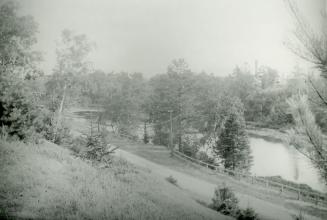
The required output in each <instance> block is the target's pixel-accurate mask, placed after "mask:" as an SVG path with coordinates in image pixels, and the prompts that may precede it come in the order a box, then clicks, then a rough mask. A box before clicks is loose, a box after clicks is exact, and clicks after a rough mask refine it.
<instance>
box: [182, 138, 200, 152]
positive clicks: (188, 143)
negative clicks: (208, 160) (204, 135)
mask: <svg viewBox="0 0 327 220" xmlns="http://www.w3.org/2000/svg"><path fill="white" fill-rule="evenodd" d="M199 145H200V143H199V141H198V139H197V138H196V137H195V136H192V135H185V136H184V137H183V140H182V146H181V149H180V151H181V152H182V153H184V154H185V155H187V156H189V157H195V155H196V153H197V152H198V150H199Z"/></svg>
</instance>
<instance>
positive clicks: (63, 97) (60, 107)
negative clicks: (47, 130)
mask: <svg viewBox="0 0 327 220" xmlns="http://www.w3.org/2000/svg"><path fill="white" fill-rule="evenodd" d="M66 88H67V84H66V83H65V85H64V93H63V95H62V99H61V102H60V106H59V109H58V115H57V120H56V123H55V128H54V134H53V139H52V142H55V140H56V136H57V130H58V126H59V123H61V116H62V111H63V108H64V103H65V99H66Z"/></svg>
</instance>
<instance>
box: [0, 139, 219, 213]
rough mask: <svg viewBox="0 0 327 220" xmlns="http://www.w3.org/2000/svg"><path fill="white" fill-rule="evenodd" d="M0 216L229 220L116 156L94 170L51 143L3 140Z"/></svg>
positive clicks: (0, 173)
mask: <svg viewBox="0 0 327 220" xmlns="http://www.w3.org/2000/svg"><path fill="white" fill-rule="evenodd" d="M0 176H1V179H0V215H2V216H0V217H1V218H3V217H8V216H9V217H10V216H11V217H15V218H32V219H34V218H38V219H40V218H41V219H62V218H66V219H225V217H224V216H221V215H219V214H216V213H215V212H214V211H212V210H209V209H206V208H205V207H202V206H201V205H199V204H197V203H196V202H195V201H193V200H192V199H191V198H190V197H188V196H187V195H185V194H184V193H183V192H182V191H180V189H178V188H176V187H174V186H172V185H170V184H169V183H167V182H166V181H165V180H162V179H158V178H157V177H154V176H152V175H151V173H148V172H146V171H144V170H141V169H138V168H136V167H133V166H132V165H130V164H129V163H127V162H126V161H124V160H122V159H121V158H117V157H114V161H113V163H112V164H111V165H110V167H109V168H106V169H100V168H96V167H93V166H91V164H90V163H86V162H85V161H83V160H81V159H80V158H77V157H74V156H72V155H71V154H70V151H69V150H67V149H64V148H61V147H59V146H57V145H54V144H51V143H49V142H44V143H43V144H39V145H34V144H33V145H32V144H30V145H26V144H23V143H21V142H12V143H8V142H6V141H4V140H0Z"/></svg>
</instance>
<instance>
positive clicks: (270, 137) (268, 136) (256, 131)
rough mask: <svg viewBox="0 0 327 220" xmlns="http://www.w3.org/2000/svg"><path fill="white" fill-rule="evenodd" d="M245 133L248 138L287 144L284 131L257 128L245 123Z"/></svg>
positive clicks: (286, 135) (286, 136)
mask: <svg viewBox="0 0 327 220" xmlns="http://www.w3.org/2000/svg"><path fill="white" fill-rule="evenodd" d="M246 131H247V133H248V135H249V136H252V137H256V138H262V139H265V140H266V141H271V142H277V143H287V141H288V134H287V132H286V129H279V130H277V129H271V128H262V127H257V126H255V125H253V124H250V123H247V125H246Z"/></svg>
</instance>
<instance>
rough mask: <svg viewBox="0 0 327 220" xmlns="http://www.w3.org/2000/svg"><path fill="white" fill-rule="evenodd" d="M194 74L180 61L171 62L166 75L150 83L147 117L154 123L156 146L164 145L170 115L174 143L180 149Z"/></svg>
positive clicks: (158, 76)
mask: <svg viewBox="0 0 327 220" xmlns="http://www.w3.org/2000/svg"><path fill="white" fill-rule="evenodd" d="M192 77H193V73H192V72H191V70H190V69H189V67H188V65H187V63H186V62H185V60H183V59H177V60H173V61H172V63H171V64H170V65H169V66H168V68H167V73H166V74H161V75H157V76H155V77H153V78H152V79H151V80H150V86H151V90H152V95H151V96H150V97H149V100H148V102H149V104H148V106H149V108H148V114H149V116H150V120H151V122H153V123H155V124H156V125H155V126H154V130H155V139H154V141H155V143H157V144H164V145H167V144H168V142H167V139H168V133H169V123H165V122H167V121H169V111H170V110H171V111H172V114H173V118H174V121H173V127H174V142H175V143H176V142H177V143H178V146H179V149H180V150H181V148H182V137H183V133H184V130H185V128H186V126H187V119H188V118H189V113H190V108H192V107H191V105H192V103H191V102H189V100H190V92H191V90H192V89H193V87H192V85H193V80H192V79H193V78H192Z"/></svg>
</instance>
